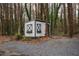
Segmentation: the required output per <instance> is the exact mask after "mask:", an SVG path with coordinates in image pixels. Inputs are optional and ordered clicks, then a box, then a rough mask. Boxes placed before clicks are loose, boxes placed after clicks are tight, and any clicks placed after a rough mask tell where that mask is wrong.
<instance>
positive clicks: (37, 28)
mask: <svg viewBox="0 0 79 59" xmlns="http://www.w3.org/2000/svg"><path fill="white" fill-rule="evenodd" d="M45 35H46V23H45V22H42V21H29V22H27V23H25V36H26V37H41V36H45Z"/></svg>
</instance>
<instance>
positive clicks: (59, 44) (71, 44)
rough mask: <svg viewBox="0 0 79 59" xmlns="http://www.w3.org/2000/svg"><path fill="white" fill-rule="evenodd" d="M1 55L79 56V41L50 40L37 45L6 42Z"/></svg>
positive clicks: (0, 48)
mask: <svg viewBox="0 0 79 59" xmlns="http://www.w3.org/2000/svg"><path fill="white" fill-rule="evenodd" d="M4 51H5V52H4ZM1 53H3V54H1ZM0 55H7V56H8V55H12V56H13V55H16V56H18V55H26V56H79V39H75V38H74V39H56V40H55V39H50V40H49V41H46V42H43V43H40V44H36V45H35V44H34V45H32V44H24V43H20V42H16V41H11V42H5V43H3V44H1V45H0Z"/></svg>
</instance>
